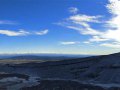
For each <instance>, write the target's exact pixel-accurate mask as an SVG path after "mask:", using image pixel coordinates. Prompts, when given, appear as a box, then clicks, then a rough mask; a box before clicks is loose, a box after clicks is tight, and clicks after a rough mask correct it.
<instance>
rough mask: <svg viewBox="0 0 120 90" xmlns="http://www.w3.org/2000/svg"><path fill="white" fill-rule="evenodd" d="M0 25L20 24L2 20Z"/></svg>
mask: <svg viewBox="0 0 120 90" xmlns="http://www.w3.org/2000/svg"><path fill="white" fill-rule="evenodd" d="M0 24H2V25H4V24H7V25H15V24H18V23H17V22H14V21H9V20H0Z"/></svg>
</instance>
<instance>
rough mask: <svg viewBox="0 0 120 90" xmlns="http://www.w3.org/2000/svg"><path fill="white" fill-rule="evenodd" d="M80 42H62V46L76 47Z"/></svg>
mask: <svg viewBox="0 0 120 90" xmlns="http://www.w3.org/2000/svg"><path fill="white" fill-rule="evenodd" d="M79 43H80V42H77V41H66V42H60V44H62V45H75V44H79Z"/></svg>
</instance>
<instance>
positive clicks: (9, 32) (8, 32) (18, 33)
mask: <svg viewBox="0 0 120 90" xmlns="http://www.w3.org/2000/svg"><path fill="white" fill-rule="evenodd" d="M48 31H49V30H47V29H46V30H42V31H39V32H29V31H26V30H23V29H20V30H17V31H14V30H0V34H3V35H6V36H28V35H46V34H47V33H48Z"/></svg>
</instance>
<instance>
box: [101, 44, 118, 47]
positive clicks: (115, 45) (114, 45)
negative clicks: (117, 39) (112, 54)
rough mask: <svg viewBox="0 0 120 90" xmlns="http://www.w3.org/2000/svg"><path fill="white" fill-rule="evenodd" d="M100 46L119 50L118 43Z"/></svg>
mask: <svg viewBox="0 0 120 90" xmlns="http://www.w3.org/2000/svg"><path fill="white" fill-rule="evenodd" d="M100 46H105V47H110V48H120V43H102V44H100Z"/></svg>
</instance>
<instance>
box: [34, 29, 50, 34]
mask: <svg viewBox="0 0 120 90" xmlns="http://www.w3.org/2000/svg"><path fill="white" fill-rule="evenodd" d="M48 32H49V30H48V29H46V30H42V31H39V32H36V34H37V35H45V34H47V33H48Z"/></svg>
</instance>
